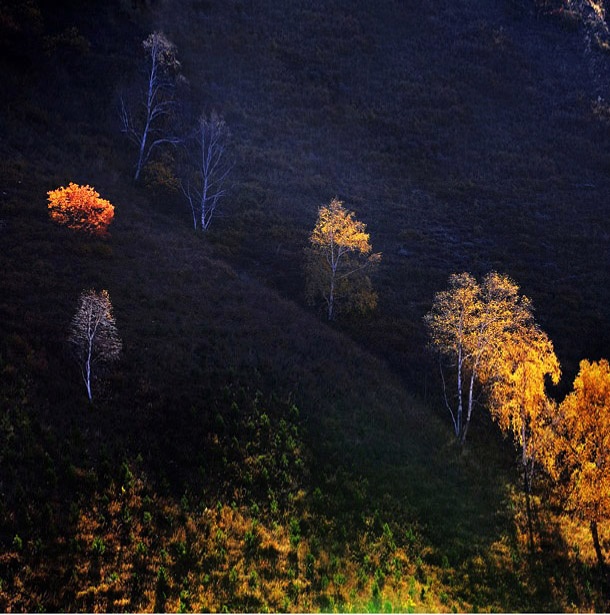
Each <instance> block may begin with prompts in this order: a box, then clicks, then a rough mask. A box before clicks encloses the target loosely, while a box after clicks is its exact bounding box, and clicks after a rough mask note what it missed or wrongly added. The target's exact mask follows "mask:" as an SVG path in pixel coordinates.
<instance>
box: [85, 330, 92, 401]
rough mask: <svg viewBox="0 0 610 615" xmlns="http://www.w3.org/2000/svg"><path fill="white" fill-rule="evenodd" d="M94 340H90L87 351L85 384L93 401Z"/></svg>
mask: <svg viewBox="0 0 610 615" xmlns="http://www.w3.org/2000/svg"><path fill="white" fill-rule="evenodd" d="M92 343H93V341H92V340H89V348H88V352H87V361H86V363H85V385H86V387H87V395H88V396H89V401H92V396H91V351H92Z"/></svg>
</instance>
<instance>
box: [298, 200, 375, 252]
mask: <svg viewBox="0 0 610 615" xmlns="http://www.w3.org/2000/svg"><path fill="white" fill-rule="evenodd" d="M310 241H311V244H312V245H313V246H316V247H319V248H322V249H324V250H335V251H337V252H339V253H343V252H360V253H361V254H369V253H370V251H371V244H370V243H369V234H368V233H367V232H366V225H365V224H364V223H362V222H360V221H359V220H356V219H355V217H354V213H353V212H351V211H347V210H346V209H345V208H344V207H343V203H342V202H341V201H339V200H338V199H333V200H332V201H331V202H330V204H329V205H328V206H323V207H320V210H319V212H318V221H317V223H316V226H315V228H314V230H313V232H312V234H311V240H310Z"/></svg>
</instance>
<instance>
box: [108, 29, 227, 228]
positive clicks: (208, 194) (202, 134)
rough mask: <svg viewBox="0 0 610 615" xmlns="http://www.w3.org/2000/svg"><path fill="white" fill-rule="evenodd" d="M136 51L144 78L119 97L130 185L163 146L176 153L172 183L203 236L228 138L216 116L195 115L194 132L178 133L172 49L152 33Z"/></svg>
mask: <svg viewBox="0 0 610 615" xmlns="http://www.w3.org/2000/svg"><path fill="white" fill-rule="evenodd" d="M142 47H143V49H144V53H145V57H146V70H145V75H146V78H145V79H144V82H143V84H141V85H139V86H135V87H133V88H131V92H130V93H129V94H127V93H122V94H121V96H120V120H121V130H122V132H123V133H124V134H125V135H126V136H127V137H128V138H129V140H130V141H131V142H132V143H133V144H134V145H135V147H136V149H137V158H136V164H135V173H134V179H135V180H136V181H138V180H139V179H140V176H141V174H142V170H143V169H144V167H145V166H146V164H147V163H149V162H150V161H151V160H152V158H153V156H154V155H155V153H156V152H158V151H159V150H161V149H162V148H163V147H164V146H167V145H170V146H173V147H174V148H176V152H175V154H174V156H173V158H174V162H175V165H174V166H175V168H174V169H173V171H172V173H174V174H175V178H174V179H175V181H176V183H177V184H178V185H179V187H180V190H181V191H182V194H183V195H184V197H185V199H186V201H187V203H188V205H189V207H190V210H191V213H192V217H193V227H194V228H195V229H197V228H198V227H199V228H200V229H201V230H202V231H206V230H207V229H208V228H209V227H210V224H211V222H212V219H213V217H214V215H215V214H216V213H217V210H218V205H219V202H220V200H221V199H222V198H223V197H224V196H226V193H227V178H228V176H229V173H230V171H231V168H232V164H231V162H230V160H229V156H228V152H227V144H228V142H229V138H230V132H229V130H228V127H227V125H226V123H225V121H224V120H223V119H222V117H221V116H220V115H218V114H217V113H216V112H212V113H211V114H209V115H207V114H205V113H201V114H200V115H199V117H198V118H197V119H196V120H195V121H194V122H190V121H189V123H193V124H194V127H192V128H187V129H184V128H183V127H182V126H183V125H184V124H185V120H184V115H185V112H184V108H183V106H181V105H180V104H179V101H178V99H177V96H176V91H177V86H178V84H179V83H181V82H184V79H183V78H182V76H181V74H180V62H179V61H178V57H177V49H176V46H175V45H174V44H173V43H172V42H171V41H169V40H168V39H167V37H166V36H165V35H164V34H163V33H162V32H153V33H152V34H150V35H149V36H148V37H147V38H146V39H145V40H144V41H143V42H142Z"/></svg>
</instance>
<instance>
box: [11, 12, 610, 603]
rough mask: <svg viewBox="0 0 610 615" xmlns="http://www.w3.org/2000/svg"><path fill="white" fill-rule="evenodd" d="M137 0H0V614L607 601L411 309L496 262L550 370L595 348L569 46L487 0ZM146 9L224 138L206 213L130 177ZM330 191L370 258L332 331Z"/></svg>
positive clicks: (587, 173) (595, 168) (576, 85)
mask: <svg viewBox="0 0 610 615" xmlns="http://www.w3.org/2000/svg"><path fill="white" fill-rule="evenodd" d="M135 4H136V5H137V4H138V3H135ZM143 4H144V6H142V7H141V8H137V6H135V7H134V6H133V5H132V4H131V3H124V2H117V3H108V4H106V5H104V7H101V8H100V7H98V6H96V3H94V2H88V3H87V2H85V3H80V2H72V1H70V0H67V1H65V2H62V3H61V4H60V5H58V6H57V7H54V9H53V10H51V9H50V8H49V7H47V6H46V4H45V3H32V5H31V7H30V8H32V11H31V12H28V11H23V10H22V9H21V8H20V6H21V5H20V3H8V4H7V5H6V6H4V5H3V7H2V13H1V15H2V16H3V17H4V18H5V19H3V20H2V23H1V27H2V28H4V30H5V34H6V33H7V32H8V34H7V35H6V36H4V37H3V43H2V44H3V46H4V51H5V53H4V54H3V55H2V58H0V61H1V62H2V65H1V69H0V70H1V71H2V75H3V82H4V83H5V84H6V87H5V88H4V89H3V91H2V93H0V96H1V97H2V98H1V99H0V100H1V102H2V104H3V108H4V109H5V110H6V112H5V114H4V115H3V117H2V118H1V119H0V122H1V129H2V132H3V134H4V135H5V137H6V138H5V139H3V140H2V141H1V142H0V154H1V155H2V158H3V165H2V167H1V168H0V191H1V200H0V208H1V209H0V221H1V222H2V223H1V224H0V238H1V240H2V247H3V249H2V251H1V252H0V271H1V272H2V273H1V275H0V340H1V341H0V387H1V388H0V462H1V467H2V468H3V470H2V476H1V478H0V492H1V493H2V502H1V504H0V544H1V545H2V555H1V556H0V608H2V610H5V611H8V610H28V611H33V610H35V609H41V610H55V611H65V610H80V611H83V610H86V611H98V610H101V611H128V610H131V611H133V610H137V611H149V610H156V611H161V610H164V609H167V610H172V611H175V610H192V611H203V610H214V611H216V610H221V609H228V610H235V611H238V610H240V611H244V610H248V611H258V610H261V611H263V610H275V611H293V610H295V611H307V610H360V611H362V610H372V611H381V610H390V609H392V610H405V611H413V610H418V611H441V610H443V611H444V610H447V611H448V610H451V609H454V610H455V609H457V610H475V609H480V610H511V611H518V610H538V611H543V610H554V611H557V610H559V611H563V610H573V609H576V610H580V609H590V608H598V609H599V608H604V606H605V605H606V602H605V597H604V593H603V591H602V590H603V588H599V587H598V586H597V585H596V579H597V577H596V575H595V571H594V570H593V569H592V568H591V567H590V566H589V565H588V564H587V563H586V561H585V563H583V562H581V560H580V559H579V558H578V557H576V556H575V555H574V553H573V552H572V551H571V550H570V548H569V546H568V545H567V544H565V543H564V542H563V539H562V535H561V533H560V532H559V531H554V530H555V529H556V528H553V525H552V523H553V522H552V520H548V519H546V517H545V516H544V515H545V513H544V512H543V510H544V508H543V507H540V510H541V512H540V519H539V520H538V521H539V525H540V528H539V533H540V537H539V544H538V546H537V549H538V550H537V552H536V554H535V557H533V558H530V557H529V554H528V552H527V547H526V542H525V537H524V536H525V535H524V527H523V524H524V522H523V519H522V515H521V512H520V511H521V508H520V501H519V495H518V491H517V490H516V489H515V487H514V485H515V482H516V476H515V472H514V469H513V463H512V461H513V460H512V451H511V449H509V448H508V447H507V446H506V445H505V444H504V443H502V442H501V441H500V439H499V437H498V434H497V432H496V430H495V429H494V427H493V426H492V425H491V424H490V423H489V421H488V420H487V419H486V418H485V416H484V415H483V414H482V413H480V415H478V416H477V418H476V426H475V428H474V429H473V430H472V436H473V437H472V439H471V441H470V442H469V443H468V446H467V447H466V448H465V449H464V450H461V449H460V448H459V447H457V446H456V445H455V444H454V443H453V441H452V437H451V433H450V429H449V425H448V424H447V422H446V421H445V416H444V414H443V408H442V405H441V404H440V403H437V400H436V397H435V394H433V392H432V391H433V387H434V386H435V384H436V383H435V372H434V369H433V366H430V364H429V359H427V358H426V353H425V349H424V344H425V340H424V337H423V331H422V326H421V317H422V315H423V314H424V313H425V312H426V310H427V309H428V308H429V305H430V302H431V300H432V296H433V293H434V292H435V291H436V290H438V289H439V288H441V287H442V286H443V285H444V283H445V281H446V278H447V276H448V275H449V274H450V273H451V272H453V271H457V270H462V269H468V270H472V271H473V272H474V273H480V272H485V271H487V270H489V269H490V268H497V269H498V270H500V271H506V272H508V273H510V274H511V275H513V276H514V277H515V278H516V279H517V281H518V282H519V283H520V284H521V285H522V288H523V290H524V292H526V293H527V294H528V295H531V296H532V297H533V298H534V300H535V303H536V305H537V307H538V315H539V319H540V321H541V322H542V323H543V326H544V327H545V328H546V329H548V331H549V333H550V334H551V337H552V338H553V339H554V341H555V343H556V346H557V347H558V348H559V349H560V355H561V356H560V358H561V359H562V360H564V359H565V361H566V363H567V364H568V366H569V365H570V362H571V363H572V364H573V363H575V362H576V361H577V360H578V359H579V358H581V356H582V355H583V354H587V355H589V356H591V355H593V357H595V354H596V353H602V352H604V351H605V349H606V348H607V341H608V338H607V333H605V331H606V330H607V322H608V318H609V317H610V314H609V313H608V302H607V301H606V299H607V293H608V290H607V289H608V284H607V283H606V282H607V281H608V280H607V276H608V269H607V266H606V264H607V258H608V253H609V252H608V250H607V248H608V230H609V229H608V220H607V217H606V216H605V215H604V211H605V210H604V207H605V204H604V198H605V194H606V191H607V187H608V183H607V182H608V180H607V178H606V171H607V168H608V159H607V154H606V153H605V151H604V150H603V149H602V148H601V144H603V142H604V139H605V138H606V137H607V134H606V131H607V126H606V125H605V124H604V123H603V118H604V117H606V116H605V115H603V113H602V115H601V116H600V115H599V113H601V112H602V111H603V109H602V107H603V105H602V107H600V106H595V105H593V104H592V103H591V98H590V97H591V96H592V95H593V94H594V93H595V91H596V90H595V88H597V87H599V86H598V85H596V84H594V83H593V82H592V80H591V75H590V73H589V68H588V67H589V65H588V64H587V61H586V58H584V56H582V54H581V48H580V42H579V41H580V39H578V38H576V35H575V34H574V32H573V31H566V30H564V29H563V27H562V25H561V22H553V21H549V20H546V19H541V20H536V18H535V14H534V12H533V11H530V10H526V11H525V12H524V13H523V14H515V7H514V3H503V2H499V1H498V2H490V3H487V4H486V5H485V6H484V7H481V6H480V5H479V4H478V3H476V2H469V1H466V0H464V1H462V2H459V3H455V2H448V1H447V2H443V1H439V2H435V3H433V4H432V6H430V7H428V8H427V10H426V11H422V8H421V3H416V2H392V1H390V0H388V1H386V2H380V3H377V4H376V5H375V6H374V7H373V6H371V5H370V3H367V2H342V1H340V0H332V1H331V2H328V3H325V6H324V8H323V9H322V8H320V7H316V6H314V5H312V3H310V2H305V1H303V0H290V2H287V3H282V5H278V4H277V3H273V2H266V1H263V0H260V1H251V2H220V1H219V2H215V1H209V2H193V3H188V4H184V5H183V4H182V3H181V4H180V5H179V6H177V4H176V3H172V2H158V3H152V5H153V6H152V8H151V7H149V6H148V3H143ZM37 7H39V8H40V10H39V12H36V10H35V9H36V8H37ZM7 16H9V17H10V19H8V18H7ZM72 26H74V27H75V28H77V30H76V31H72V30H70V27H72ZM66 28H68V29H66ZM154 29H163V30H164V31H165V32H166V34H167V35H168V36H169V37H170V38H171V39H172V40H174V41H175V42H176V44H177V46H178V51H179V55H180V58H181V61H182V70H183V73H184V75H185V76H186V77H187V79H188V81H189V84H190V85H189V88H190V89H189V96H190V99H191V103H192V104H193V105H194V106H195V107H197V106H201V108H202V109H203V110H205V111H210V110H211V109H216V110H218V111H219V112H220V113H222V114H223V115H224V117H225V118H226V120H227V123H228V124H229V126H230V128H231V131H232V135H233V136H232V144H233V148H234V155H235V158H236V166H235V169H234V174H233V178H232V181H233V188H232V191H231V194H230V197H229V198H228V199H227V201H226V203H225V205H224V210H223V211H224V214H225V215H224V216H223V217H219V218H218V220H217V221H215V224H214V226H213V228H212V230H211V233H210V234H209V235H207V236H202V235H200V234H197V233H195V232H193V231H192V229H191V228H190V219H189V213H188V211H187V209H186V208H185V206H184V203H183V202H182V201H181V196H180V195H179V194H177V193H175V192H171V191H167V190H166V189H165V188H164V187H163V186H160V185H159V184H158V183H155V181H154V178H152V179H150V178H149V179H147V180H146V181H145V182H143V183H142V184H140V185H134V184H133V182H132V181H131V173H132V170H131V167H132V164H133V161H134V160H133V152H132V151H130V149H129V147H128V146H127V145H126V143H125V142H124V141H123V140H122V136H121V135H120V133H119V131H118V122H117V116H116V99H115V94H116V88H117V87H118V86H119V85H120V84H122V83H125V82H129V81H130V80H132V79H134V78H136V76H137V74H138V64H139V60H140V57H139V55H138V54H139V46H140V44H141V41H142V39H143V38H144V37H145V36H146V35H147V34H148V33H149V32H150V31H152V30H154ZM23 33H27V34H28V44H27V45H26V44H24V42H23V38H22V36H21V35H22V34H23ZM62 33H64V34H62ZM66 33H68V34H66ZM596 113H597V115H596ZM68 181H77V182H80V183H90V184H92V185H94V186H95V187H96V188H97V189H98V190H99V191H100V193H101V194H102V196H103V197H105V198H108V199H110V200H111V202H112V203H113V204H114V205H115V207H116V219H115V222H114V223H113V225H112V227H111V235H110V237H109V238H107V239H91V238H88V237H82V236H79V235H77V234H74V233H72V232H70V231H69V230H67V229H64V228H60V227H58V226H55V225H53V224H52V223H51V222H50V220H49V219H48V216H47V212H46V192H47V191H48V190H50V189H53V188H56V187H57V186H59V185H65V184H67V182H68ZM335 195H337V196H339V197H340V198H343V199H345V201H346V203H347V204H348V206H349V207H350V208H353V209H354V210H355V211H356V212H357V213H358V216H359V217H362V219H363V220H364V221H365V222H366V223H367V224H368V229H369V230H370V232H371V238H372V242H373V246H374V248H375V250H380V251H382V252H383V254H384V260H383V267H382V270H381V271H380V273H379V276H378V278H377V279H376V285H377V288H378V290H379V293H380V299H381V300H380V306H379V309H378V311H377V312H376V313H375V314H374V315H372V316H371V317H367V318H362V319H354V320H349V319H348V320H345V321H343V322H340V323H338V324H333V325H332V326H329V325H327V324H326V323H324V322H323V320H322V319H321V318H319V315H318V313H317V312H316V311H315V310H312V309H310V308H309V307H307V306H305V305H304V301H303V292H302V286H303V279H302V269H301V268H302V249H303V247H304V246H305V245H306V243H307V236H308V233H309V231H310V229H311V226H312V225H313V222H314V219H315V215H316V210H317V207H318V206H319V205H320V204H322V203H324V202H327V201H328V200H329V199H330V198H331V197H332V196H335ZM585 195H586V198H583V197H584V196H585ZM592 280H594V281H595V282H596V283H595V284H592V283H591V281H592ZM91 287H94V288H97V289H101V288H106V289H107V290H108V291H109V293H110V297H111V299H112V302H113V306H114V310H115V315H116V319H117V326H118V329H119V332H120V334H121V336H122V339H123V344H124V354H123V358H122V360H121V362H120V364H119V365H118V367H117V368H116V369H114V370H112V371H111V372H110V373H109V374H108V378H107V379H106V381H105V383H104V386H100V388H98V389H97V390H96V396H95V399H94V403H93V404H92V405H90V404H88V403H87V400H86V396H85V391H84V387H83V386H82V383H81V382H80V379H79V374H78V368H77V367H76V365H75V364H74V362H73V360H72V358H71V356H70V352H69V348H68V344H67V343H66V337H67V331H68V327H69V323H70V319H71V317H72V315H73V313H74V311H75V309H76V305H77V299H78V295H79V293H80V291H81V290H82V289H83V288H91ZM558 298H559V299H560V300H558ZM424 397H425V399H423V398H424Z"/></svg>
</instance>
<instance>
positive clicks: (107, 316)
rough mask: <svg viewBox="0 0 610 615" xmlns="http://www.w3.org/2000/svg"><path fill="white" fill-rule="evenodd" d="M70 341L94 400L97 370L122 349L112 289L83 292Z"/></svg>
mask: <svg viewBox="0 0 610 615" xmlns="http://www.w3.org/2000/svg"><path fill="white" fill-rule="evenodd" d="M68 341H69V342H70V343H71V344H72V345H73V348H74V351H75V354H76V359H77V361H78V364H79V366H80V368H81V374H82V377H83V381H84V383H85V386H86V387H87V395H88V397H89V400H91V399H92V392H91V383H92V380H93V378H94V372H95V371H96V369H98V368H100V367H103V366H104V365H107V364H109V363H111V362H113V361H116V360H117V359H118V358H119V356H120V354H121V350H122V342H121V338H120V337H119V334H118V332H117V329H116V325H115V320H114V316H113V314H112V304H111V302H110V297H109V295H108V291H106V290H102V291H101V292H99V293H97V292H95V291H94V290H87V291H83V292H82V293H81V295H80V305H79V308H78V310H77V311H76V314H75V315H74V318H73V319H72V324H71V327H70V337H69V338H68Z"/></svg>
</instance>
